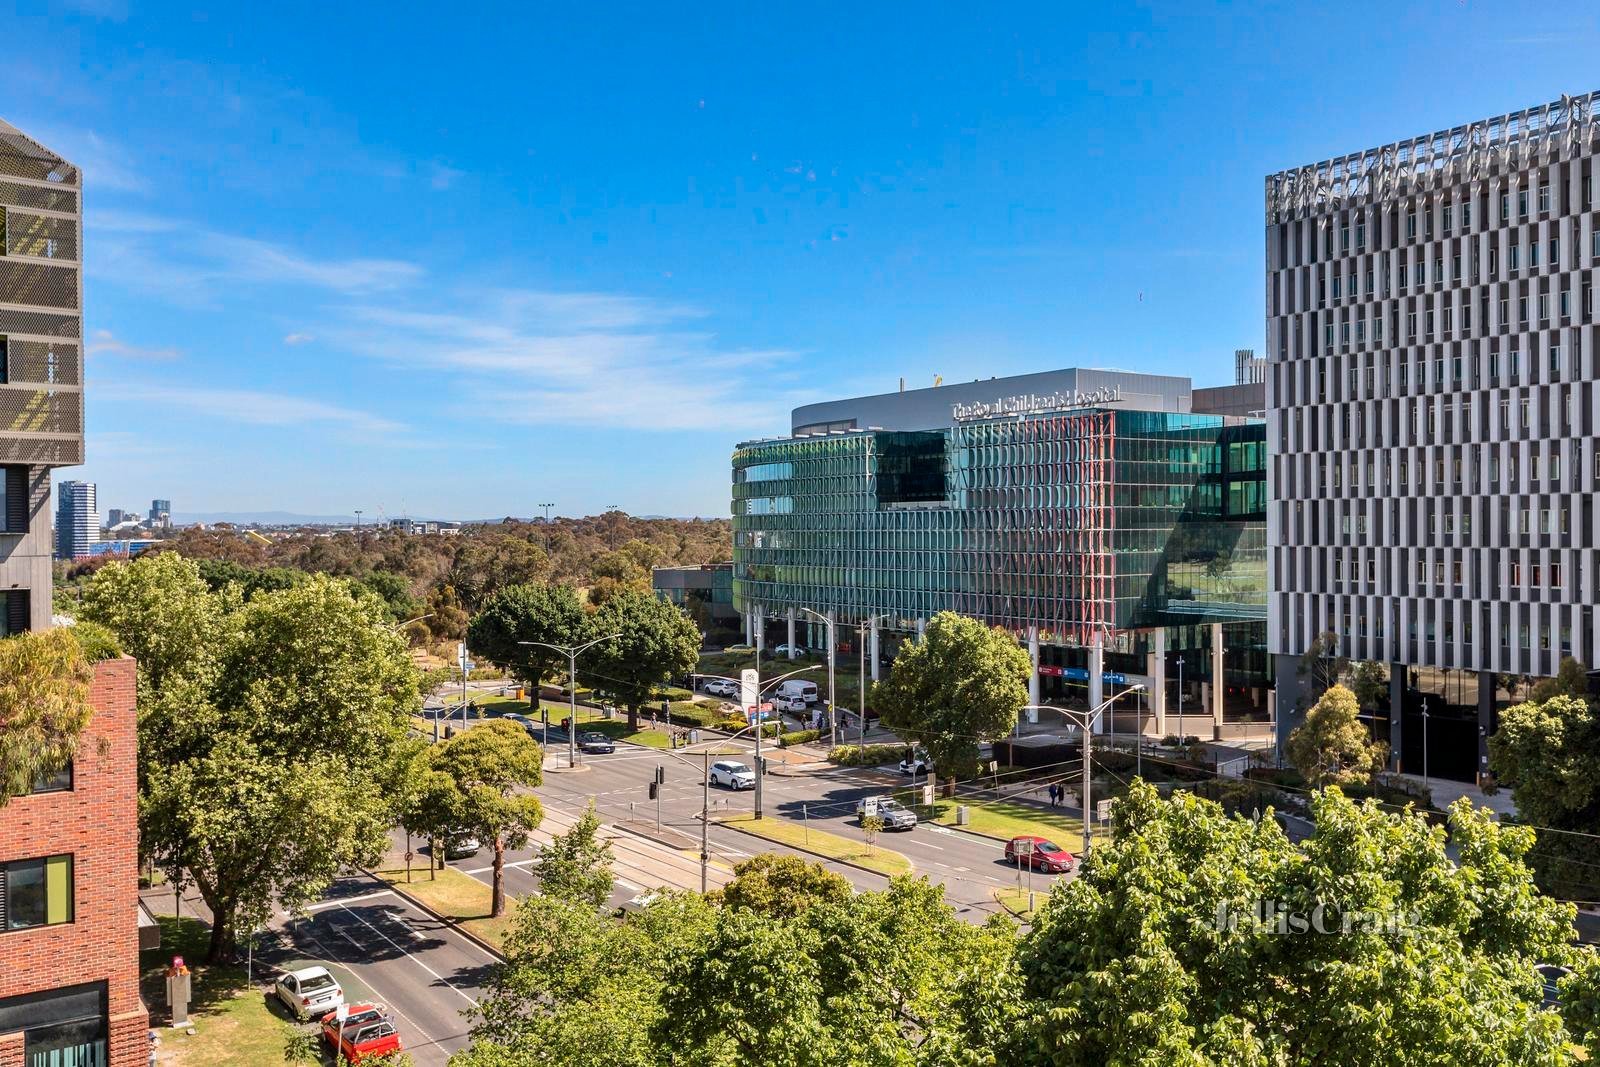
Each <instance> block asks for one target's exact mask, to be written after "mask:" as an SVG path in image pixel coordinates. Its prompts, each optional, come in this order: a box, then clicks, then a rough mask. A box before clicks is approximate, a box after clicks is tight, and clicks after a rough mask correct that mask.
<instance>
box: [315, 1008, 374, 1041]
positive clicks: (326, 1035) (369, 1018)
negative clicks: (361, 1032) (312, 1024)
mask: <svg viewBox="0 0 1600 1067" xmlns="http://www.w3.org/2000/svg"><path fill="white" fill-rule="evenodd" d="M388 1017H389V1015H388V1012H387V1011H385V1009H384V1007H383V1005H382V1004H352V1005H350V1011H349V1012H348V1013H347V1014H346V1015H345V1017H344V1020H343V1022H341V1021H340V1019H339V1012H338V1011H337V1010H335V1011H330V1012H329V1013H328V1014H326V1015H324V1016H323V1017H322V1042H323V1044H325V1045H327V1046H328V1047H329V1048H337V1047H338V1045H339V1030H340V1028H341V1027H346V1026H366V1025H369V1024H371V1023H376V1022H382V1021H383V1020H384V1019H387V1018H388Z"/></svg>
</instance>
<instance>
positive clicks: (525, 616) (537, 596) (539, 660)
mask: <svg viewBox="0 0 1600 1067" xmlns="http://www.w3.org/2000/svg"><path fill="white" fill-rule="evenodd" d="M587 624H588V615H587V614H586V613H585V612H584V610H583V605H582V604H580V603H579V602H578V594H577V591H576V590H574V589H573V588H572V586H570V585H513V586H507V587H506V588H504V589H501V590H500V591H499V592H496V593H494V594H492V595H491V596H489V598H488V599H487V600H486V601H485V602H484V604H483V607H481V608H479V609H478V613H477V614H476V615H474V616H473V617H472V622H471V624H470V625H469V626H468V627H467V647H468V648H470V649H471V650H472V651H473V653H474V654H475V655H478V656H481V657H482V658H484V659H486V660H488V661H489V662H490V663H493V664H494V665H495V666H497V667H499V668H500V669H501V670H503V671H506V672H508V673H509V674H511V675H512V676H513V677H515V678H517V679H519V680H521V681H522V682H524V683H526V684H527V685H528V686H529V687H530V688H531V689H533V691H534V692H535V693H537V692H538V687H539V683H540V681H542V680H543V679H544V678H547V677H549V676H550V675H553V674H555V673H556V672H558V671H562V672H564V671H566V669H567V657H566V656H563V655H562V654H561V653H559V652H556V651H554V650H553V649H548V648H542V647H540V646H539V645H532V644H523V643H522V642H524V641H543V642H545V643H546V644H551V645H576V644H581V643H583V641H584V640H585V634H586V632H587V630H586V627H587Z"/></svg>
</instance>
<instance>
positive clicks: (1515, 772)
mask: <svg viewBox="0 0 1600 1067" xmlns="http://www.w3.org/2000/svg"><path fill="white" fill-rule="evenodd" d="M1489 767H1490V769H1491V770H1493V771H1494V773H1495V777H1496V778H1497V779H1498V780H1499V782H1500V783H1501V784H1502V785H1506V786H1509V787H1510V788H1511V798H1512V799H1513V800H1514V801H1515V802H1516V805H1517V816H1518V818H1519V819H1521V820H1522V821H1525V822H1528V823H1532V824H1533V825H1535V826H1541V827H1549V828H1550V829H1548V830H1541V831H1540V833H1539V843H1538V846H1537V847H1536V848H1535V849H1534V852H1533V856H1532V860H1533V863H1534V865H1535V866H1536V867H1537V869H1538V871H1539V881H1540V884H1541V885H1542V886H1543V887H1544V888H1545V890H1546V891H1547V892H1551V893H1556V894H1558V895H1560V896H1563V897H1567V898H1569V899H1579V900H1592V899H1594V898H1593V897H1592V896H1591V895H1589V894H1590V893H1591V892H1593V891H1594V890H1595V888H1596V884H1597V882H1600V879H1597V878H1596V877H1595V875H1594V872H1593V870H1592V869H1591V867H1590V864H1592V863H1593V862H1594V857H1593V853H1594V848H1593V843H1592V841H1591V840H1590V839H1589V837H1588V836H1587V835H1589V834H1593V833H1595V832H1596V828H1597V827H1600V715H1596V713H1595V708H1594V705H1593V704H1591V703H1589V702H1588V701H1587V700H1585V699H1583V698H1581V697H1575V696H1553V697H1551V698H1550V699H1548V700H1546V701H1543V702H1542V703H1540V702H1534V701H1527V702H1524V703H1521V704H1515V705H1513V706H1511V707H1509V708H1507V709H1506V710H1505V711H1503V712H1501V714H1500V729H1498V730H1497V731H1495V733H1494V735H1493V736H1492V737H1490V738H1489ZM1563 830H1569V831H1577V833H1576V834H1570V833H1561V832H1560V831H1563Z"/></svg>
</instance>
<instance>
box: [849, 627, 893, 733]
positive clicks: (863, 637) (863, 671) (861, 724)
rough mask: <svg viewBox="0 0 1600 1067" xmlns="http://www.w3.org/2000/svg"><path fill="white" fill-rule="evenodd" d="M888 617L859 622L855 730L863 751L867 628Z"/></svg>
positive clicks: (865, 731)
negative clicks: (857, 698) (857, 693)
mask: <svg viewBox="0 0 1600 1067" xmlns="http://www.w3.org/2000/svg"><path fill="white" fill-rule="evenodd" d="M888 617H889V616H888V615H887V614H883V615H874V616H872V618H870V619H864V620H862V623H861V674H860V676H859V681H860V683H861V707H859V708H857V709H856V711H857V713H858V721H857V726H858V727H859V729H858V730H857V732H856V746H857V747H858V748H859V749H860V750H861V752H865V751H866V750H867V628H868V627H869V626H876V625H877V624H878V623H879V622H880V621H881V620H883V619H887V618H888ZM858 755H859V753H858Z"/></svg>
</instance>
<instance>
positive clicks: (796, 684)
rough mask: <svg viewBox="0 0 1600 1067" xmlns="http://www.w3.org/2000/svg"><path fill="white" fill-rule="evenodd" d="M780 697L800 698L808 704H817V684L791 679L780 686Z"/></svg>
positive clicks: (801, 679)
mask: <svg viewBox="0 0 1600 1067" xmlns="http://www.w3.org/2000/svg"><path fill="white" fill-rule="evenodd" d="M778 695H779V696H781V697H799V698H800V699H801V700H804V701H805V702H806V703H807V704H815V703H816V702H817V683H816V682H808V681H806V680H804V679H803V678H790V679H789V680H788V681H787V682H783V683H781V684H780V685H779V686H778Z"/></svg>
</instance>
